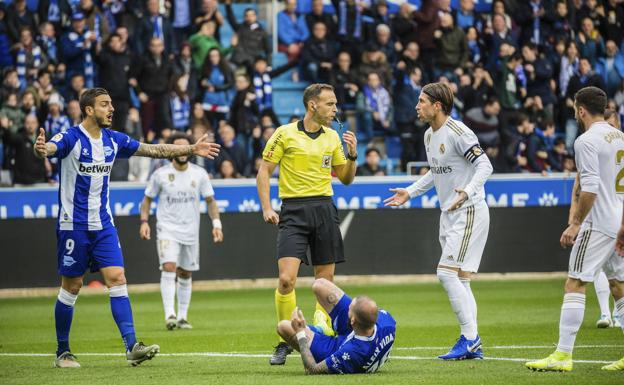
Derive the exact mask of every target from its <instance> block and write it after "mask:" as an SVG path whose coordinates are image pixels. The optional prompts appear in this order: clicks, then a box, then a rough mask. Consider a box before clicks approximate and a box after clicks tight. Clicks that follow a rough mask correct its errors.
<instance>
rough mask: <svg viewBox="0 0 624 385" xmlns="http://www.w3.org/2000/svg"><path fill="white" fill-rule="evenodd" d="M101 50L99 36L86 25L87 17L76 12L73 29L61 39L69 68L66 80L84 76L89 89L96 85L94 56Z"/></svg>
mask: <svg viewBox="0 0 624 385" xmlns="http://www.w3.org/2000/svg"><path fill="white" fill-rule="evenodd" d="M98 50H99V47H98V43H97V36H96V35H95V34H94V33H93V32H91V31H89V30H88V29H87V28H86V25H85V15H84V14H83V13H81V12H76V13H74V14H73V15H72V29H71V30H70V31H69V32H67V33H65V34H64V35H63V37H62V38H61V52H62V56H63V61H64V63H65V65H66V66H67V72H66V78H67V79H68V80H69V79H71V77H72V76H74V75H77V74H79V75H82V76H84V80H85V84H86V86H87V88H92V87H93V86H94V85H95V67H94V62H93V60H94V56H95V54H96V51H98Z"/></svg>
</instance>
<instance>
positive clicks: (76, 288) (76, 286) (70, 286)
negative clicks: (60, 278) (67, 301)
mask: <svg viewBox="0 0 624 385" xmlns="http://www.w3.org/2000/svg"><path fill="white" fill-rule="evenodd" d="M62 287H63V289H65V290H67V291H68V292H70V293H71V294H73V295H77V294H78V293H79V292H80V289H81V288H82V280H75V281H69V282H65V283H63V285H62Z"/></svg>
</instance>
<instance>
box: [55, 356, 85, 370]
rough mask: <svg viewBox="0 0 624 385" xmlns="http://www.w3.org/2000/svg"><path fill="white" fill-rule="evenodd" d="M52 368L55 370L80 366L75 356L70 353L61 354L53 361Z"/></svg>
mask: <svg viewBox="0 0 624 385" xmlns="http://www.w3.org/2000/svg"><path fill="white" fill-rule="evenodd" d="M54 367H56V368H79V367H80V364H79V363H78V360H77V359H76V356H74V355H73V354H71V352H63V353H62V354H61V355H60V356H58V357H56V358H55V359H54Z"/></svg>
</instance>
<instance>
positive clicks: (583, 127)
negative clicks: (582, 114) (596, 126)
mask: <svg viewBox="0 0 624 385" xmlns="http://www.w3.org/2000/svg"><path fill="white" fill-rule="evenodd" d="M576 123H577V124H578V127H579V131H580V132H581V133H583V132H585V129H586V128H587V127H585V123H583V121H582V120H581V118H579V117H578V116H577V117H576Z"/></svg>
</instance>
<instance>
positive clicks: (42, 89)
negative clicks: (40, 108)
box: [31, 68, 58, 103]
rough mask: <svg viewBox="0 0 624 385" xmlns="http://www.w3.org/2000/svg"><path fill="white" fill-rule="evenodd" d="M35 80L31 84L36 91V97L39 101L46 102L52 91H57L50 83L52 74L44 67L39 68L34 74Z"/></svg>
mask: <svg viewBox="0 0 624 385" xmlns="http://www.w3.org/2000/svg"><path fill="white" fill-rule="evenodd" d="M36 79H37V80H35V82H34V83H33V85H32V87H31V88H32V89H33V90H34V91H35V92H36V93H37V98H38V99H39V100H40V102H41V103H47V102H48V98H49V97H50V95H52V93H56V92H58V91H57V90H55V89H54V86H53V85H52V75H51V74H50V72H49V71H48V70H47V69H46V68H44V69H42V70H39V74H38V75H37V76H36Z"/></svg>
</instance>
